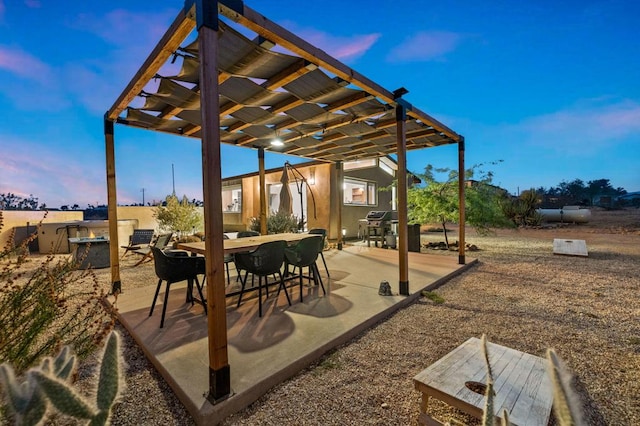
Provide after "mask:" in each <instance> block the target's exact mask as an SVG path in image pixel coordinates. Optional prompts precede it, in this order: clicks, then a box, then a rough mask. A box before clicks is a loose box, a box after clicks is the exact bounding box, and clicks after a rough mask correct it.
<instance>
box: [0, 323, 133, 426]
mask: <svg viewBox="0 0 640 426" xmlns="http://www.w3.org/2000/svg"><path fill="white" fill-rule="evenodd" d="M75 370H76V357H75V355H73V354H72V353H71V349H70V348H69V347H68V346H66V347H64V348H63V349H62V351H60V354H59V355H58V356H57V357H56V358H55V359H51V358H45V359H44V360H43V361H42V363H41V364H40V366H39V367H35V368H32V369H30V370H29V371H28V372H27V375H26V377H27V380H26V381H24V382H21V383H20V382H18V380H17V379H16V377H15V373H14V371H13V368H12V367H11V366H10V365H8V364H2V365H0V384H2V387H3V389H5V393H6V394H7V406H8V408H9V409H10V410H11V411H12V412H13V413H14V415H15V421H16V424H24V425H31V424H37V423H39V422H40V421H41V420H42V418H43V417H44V416H45V415H46V413H47V411H48V406H49V404H48V403H49V402H50V403H51V405H52V406H53V407H55V408H56V410H58V411H59V412H60V413H62V414H65V415H68V416H71V417H74V418H76V419H86V420H88V421H89V424H90V425H104V424H107V423H108V421H109V418H110V416H111V408H112V407H113V405H114V403H115V402H116V400H117V398H118V395H119V393H120V390H121V388H122V386H121V384H122V383H123V379H122V357H121V356H120V337H119V335H118V334H117V333H116V332H114V331H112V332H111V334H110V335H109V338H108V339H107V343H106V345H105V348H104V352H103V356H102V361H101V363H100V378H99V381H98V390H97V395H96V404H95V405H93V404H90V403H89V402H87V401H86V400H85V399H84V398H82V396H80V395H79V394H78V393H77V392H76V391H75V389H74V388H73V386H72V385H71V383H70V380H71V378H72V377H73V374H74V373H75Z"/></svg>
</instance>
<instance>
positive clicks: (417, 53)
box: [387, 31, 464, 62]
mask: <svg viewBox="0 0 640 426" xmlns="http://www.w3.org/2000/svg"><path fill="white" fill-rule="evenodd" d="M463 39H464V36H463V35H462V34H458V33H453V32H449V31H421V32H419V33H416V34H415V35H413V36H411V37H409V38H407V39H405V40H404V41H403V42H402V43H400V44H399V45H397V46H396V47H395V48H394V49H393V50H391V52H389V55H388V56H387V60H389V61H401V62H418V61H432V60H442V59H443V58H444V56H445V55H446V54H447V53H449V52H452V51H454V50H455V49H456V48H457V47H458V46H459V44H460V43H461V41H462V40H463Z"/></svg>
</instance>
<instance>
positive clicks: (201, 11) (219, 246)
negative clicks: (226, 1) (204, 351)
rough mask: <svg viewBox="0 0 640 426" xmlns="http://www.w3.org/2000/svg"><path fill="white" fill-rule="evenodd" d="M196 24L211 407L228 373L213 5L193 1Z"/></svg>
mask: <svg viewBox="0 0 640 426" xmlns="http://www.w3.org/2000/svg"><path fill="white" fill-rule="evenodd" d="M196 21H197V24H196V25H197V31H198V44H199V47H200V105H201V116H202V176H203V179H202V180H203V200H204V232H205V252H206V254H205V265H206V277H207V308H208V310H207V312H208V314H207V323H208V335H209V394H208V395H207V398H208V399H209V401H211V402H212V403H216V402H218V401H221V400H223V399H226V398H227V397H229V396H230V395H231V372H230V367H229V355H228V350H227V310H226V300H225V278H224V245H223V241H222V234H223V224H222V222H223V218H222V196H221V194H222V177H221V155H220V105H219V88H218V2H212V1H207V0H198V1H196Z"/></svg>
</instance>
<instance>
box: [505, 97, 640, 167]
mask: <svg viewBox="0 0 640 426" xmlns="http://www.w3.org/2000/svg"><path fill="white" fill-rule="evenodd" d="M513 130H514V131H516V132H518V133H521V134H522V137H523V138H524V140H525V141H526V142H528V143H530V144H532V145H536V146H541V147H545V148H547V149H550V150H554V151H559V152H565V153H571V154H572V155H591V154H593V153H594V152H597V151H599V150H601V149H603V148H607V147H609V146H610V145H611V144H612V143H617V142H621V141H625V139H626V138H629V137H636V138H640V104H638V103H637V102H635V101H631V100H619V101H616V102H613V103H610V102H609V103H607V102H606V100H603V99H599V100H587V101H582V102H579V103H577V104H576V105H573V106H572V107H570V108H567V109H564V110H560V111H555V112H552V113H549V114H544V115H540V116H537V117H530V118H528V119H526V120H524V121H522V122H521V123H519V124H517V125H515V126H514V127H513Z"/></svg>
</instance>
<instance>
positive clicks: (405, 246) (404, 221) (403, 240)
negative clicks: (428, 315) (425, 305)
mask: <svg viewBox="0 0 640 426" xmlns="http://www.w3.org/2000/svg"><path fill="white" fill-rule="evenodd" d="M397 101H398V103H397V105H396V138H397V142H396V144H397V156H398V241H397V247H398V267H399V271H398V274H399V276H400V278H399V287H400V294H401V295H403V296H408V295H409V239H408V236H409V229H408V226H409V225H408V222H409V218H408V212H407V136H406V125H405V120H406V119H407V110H406V107H405V105H404V104H403V102H400V101H401V100H400V99H398V100H397Z"/></svg>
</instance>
